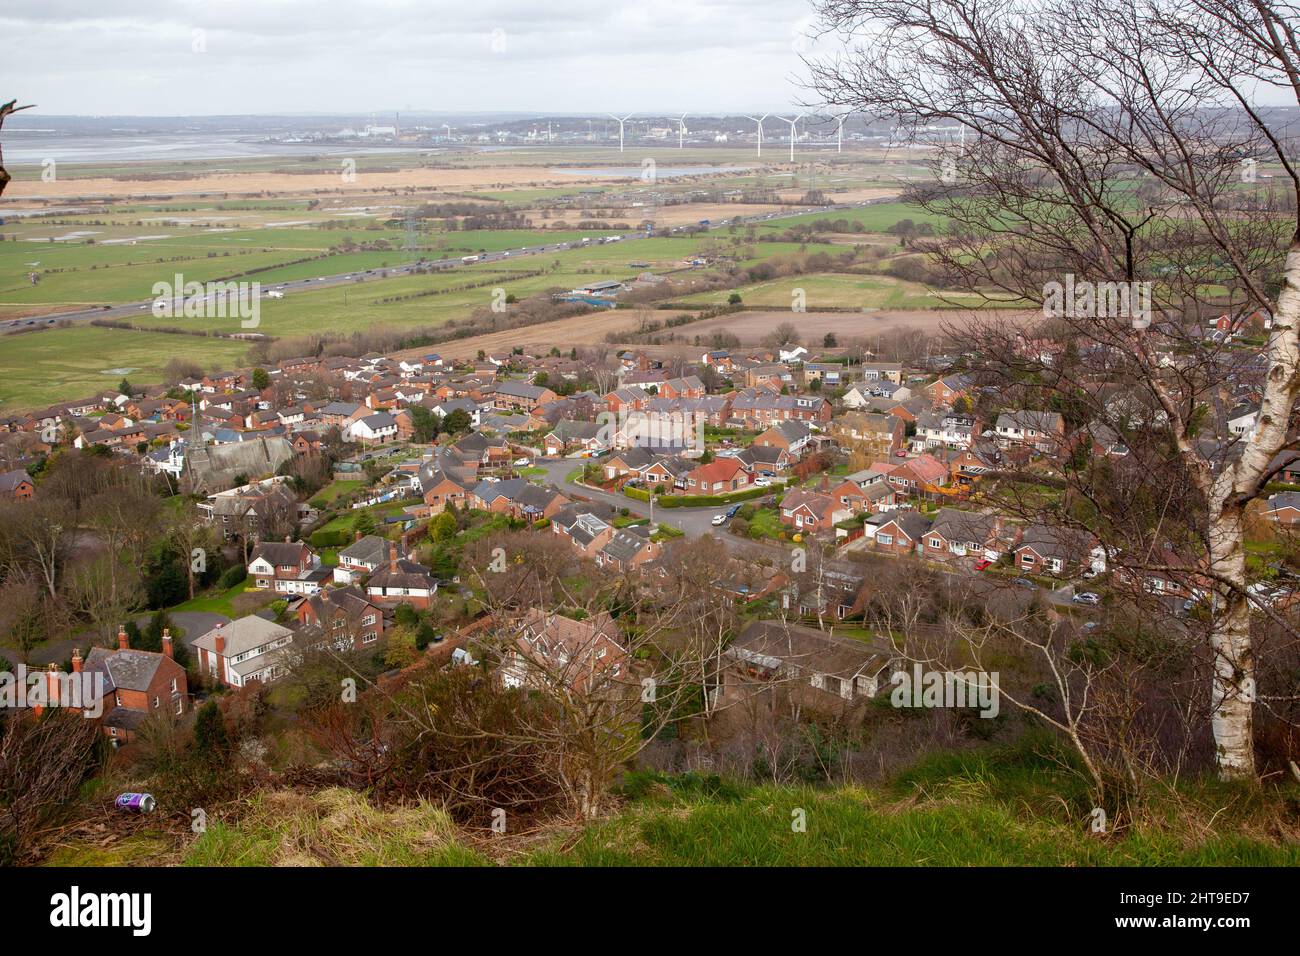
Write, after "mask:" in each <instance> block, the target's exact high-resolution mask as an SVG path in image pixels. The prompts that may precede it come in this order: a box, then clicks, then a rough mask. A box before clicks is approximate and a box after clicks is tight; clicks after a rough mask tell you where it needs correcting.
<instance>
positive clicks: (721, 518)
mask: <svg viewBox="0 0 1300 956" xmlns="http://www.w3.org/2000/svg"><path fill="white" fill-rule="evenodd" d="M711 523H712V524H715V525H718V524H726V523H727V513H726V512H725V511H723V512H720V513H719V514H716V515H714V516H713V521H712V522H711Z"/></svg>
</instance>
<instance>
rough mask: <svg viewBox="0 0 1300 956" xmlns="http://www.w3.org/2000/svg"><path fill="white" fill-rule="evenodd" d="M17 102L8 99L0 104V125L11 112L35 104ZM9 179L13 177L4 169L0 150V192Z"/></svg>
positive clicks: (28, 107)
mask: <svg viewBox="0 0 1300 956" xmlns="http://www.w3.org/2000/svg"><path fill="white" fill-rule="evenodd" d="M17 102H18V101H17V100H10V101H9V102H8V103H4V104H0V126H4V124H5V120H6V119H7V118H8V117H9V116H10V115H11V114H13V113H17V112H18V111H19V110H29V109H31V108H32V107H33V106H35V105H36V104H35V103H28V104H27V105H26V106H17V105H16V104H17ZM11 179H13V177H12V176H10V175H9V171H8V170H7V169H5V158H4V152H3V151H0V194H3V193H4V191H5V187H6V186H8V185H9V182H10V180H11Z"/></svg>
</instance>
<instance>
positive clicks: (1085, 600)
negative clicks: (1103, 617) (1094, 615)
mask: <svg viewBox="0 0 1300 956" xmlns="http://www.w3.org/2000/svg"><path fill="white" fill-rule="evenodd" d="M1070 600H1072V601H1073V602H1074V603H1075V604H1086V605H1088V607H1096V606H1097V605H1098V604H1100V603H1101V595H1100V594H1097V593H1095V592H1093V591H1084V592H1083V593H1082V594H1076V595H1075V596H1074V597H1072V598H1071V599H1070Z"/></svg>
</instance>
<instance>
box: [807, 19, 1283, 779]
mask: <svg viewBox="0 0 1300 956" xmlns="http://www.w3.org/2000/svg"><path fill="white" fill-rule="evenodd" d="M818 9H819V11H820V13H821V15H822V18H823V21H824V24H825V25H826V27H827V28H828V29H830V30H834V31H839V32H842V33H846V34H849V35H850V36H851V37H852V38H853V39H854V41H855V42H856V43H857V45H856V46H855V47H853V48H852V49H851V51H850V52H849V53H847V54H845V55H843V56H840V57H837V58H835V59H832V60H828V61H821V62H811V63H810V67H811V70H812V76H813V80H812V86H813V89H814V90H815V91H816V93H817V94H818V96H819V98H821V99H822V100H824V101H825V102H827V103H829V104H832V105H835V106H839V107H845V108H852V109H855V110H861V111H863V112H866V113H869V114H872V115H875V116H881V117H892V118H894V119H895V120H896V121H898V122H900V123H901V124H903V125H904V126H905V127H907V128H909V129H912V130H914V131H919V130H920V129H921V128H922V127H925V126H927V125H931V124H953V125H954V126H955V127H960V128H962V129H963V130H964V132H963V133H962V135H961V137H960V139H958V137H956V136H954V137H953V141H951V142H949V143H947V144H946V145H945V144H940V146H939V148H938V149H937V150H936V152H935V155H934V167H935V172H936V173H937V174H938V175H937V176H936V180H935V182H933V183H927V184H922V185H917V186H915V187H914V188H911V189H909V190H908V196H907V198H908V199H910V200H912V201H914V202H917V203H919V204H920V205H922V206H923V207H924V208H926V209H927V210H929V211H932V212H936V213H940V214H942V215H944V216H947V217H948V221H949V222H950V224H951V225H950V226H949V228H948V229H947V230H946V231H945V232H944V234H943V235H942V236H941V238H940V240H939V241H938V242H937V243H936V244H935V246H934V251H933V255H934V258H935V259H936V260H937V261H938V263H939V264H940V265H941V266H942V268H943V270H944V272H945V275H946V276H947V277H948V278H950V279H951V284H952V285H954V286H956V287H960V288H965V289H968V290H975V291H979V292H983V293H985V294H987V295H988V296H989V297H990V298H992V299H998V300H1002V301H1006V300H1012V301H1017V302H1029V303H1035V304H1043V305H1045V306H1047V307H1048V308H1049V310H1050V311H1052V312H1054V313H1056V315H1055V318H1056V320H1057V321H1058V322H1060V323H1061V324H1062V325H1063V326H1064V327H1065V328H1066V329H1067V330H1068V335H1069V336H1070V337H1071V338H1073V339H1075V341H1076V343H1077V344H1078V345H1079V346H1080V347H1081V348H1086V349H1087V350H1088V354H1089V355H1090V356H1091V357H1092V359H1093V361H1094V362H1095V363H1100V364H1101V365H1102V366H1104V368H1103V369H1100V370H1097V371H1100V372H1101V373H1102V374H1104V375H1106V376H1107V377H1109V378H1110V380H1112V381H1119V382H1126V383H1129V384H1130V385H1131V386H1132V387H1133V388H1135V389H1136V390H1138V391H1140V392H1142V393H1143V394H1145V395H1146V396H1149V397H1150V399H1151V402H1152V405H1153V407H1154V408H1155V409H1157V410H1158V411H1159V415H1158V416H1152V417H1150V418H1149V419H1148V421H1147V422H1146V429H1147V432H1148V433H1149V435H1158V437H1159V438H1160V439H1162V444H1160V445H1159V447H1161V448H1163V449H1165V450H1166V451H1167V453H1168V455H1169V456H1170V460H1171V462H1172V463H1173V467H1175V468H1176V469H1177V470H1178V472H1179V477H1180V480H1179V481H1178V482H1177V483H1176V486H1177V487H1179V488H1180V489H1183V488H1185V489H1186V490H1187V491H1188V493H1189V494H1190V496H1191V498H1192V504H1191V506H1189V508H1187V509H1186V511H1187V512H1199V514H1196V515H1195V520H1193V521H1188V522H1187V524H1186V526H1187V527H1188V528H1189V530H1191V531H1194V532H1195V537H1196V540H1197V541H1198V542H1199V547H1200V548H1201V549H1202V551H1203V555H1202V556H1203V567H1202V568H1201V572H1202V573H1203V574H1204V575H1205V576H1206V577H1207V578H1208V579H1210V580H1211V581H1212V582H1213V587H1214V589H1215V591H1216V593H1217V595H1218V598H1219V599H1218V601H1217V603H1216V607H1215V610H1214V615H1213V621H1212V626H1211V627H1210V628H1209V630H1208V647H1209V650H1210V652H1211V654H1212V656H1213V677H1212V680H1211V693H1210V701H1211V724H1212V729H1213V734H1214V739H1215V744H1216V756H1217V762H1218V766H1219V769H1220V772H1221V774H1222V775H1224V776H1227V777H1253V776H1254V775H1255V758H1254V751H1253V734H1252V717H1253V703H1254V700H1255V680H1256V676H1255V674H1256V664H1255V651H1254V648H1253V646H1252V641H1251V634H1250V620H1251V603H1250V597H1249V594H1248V591H1247V585H1248V579H1247V574H1246V554H1245V548H1244V544H1245V534H1244V526H1243V522H1244V517H1245V511H1246V507H1247V505H1248V504H1249V503H1250V502H1251V501H1252V500H1254V499H1255V498H1256V497H1258V496H1259V495H1260V493H1261V492H1262V491H1263V489H1264V487H1265V485H1266V484H1267V482H1268V480H1269V479H1270V477H1271V474H1272V471H1273V465H1271V462H1272V461H1273V459H1274V456H1275V455H1276V454H1277V453H1278V452H1279V451H1280V450H1282V449H1284V448H1287V447H1292V442H1291V440H1290V437H1289V436H1290V435H1291V421H1292V414H1293V409H1294V407H1295V403H1296V398H1297V396H1298V395H1300V231H1298V230H1297V218H1296V216H1297V213H1296V210H1297V203H1296V196H1297V192H1298V191H1300V173H1298V172H1297V169H1296V166H1295V162H1294V159H1293V158H1292V157H1293V155H1294V151H1293V149H1291V147H1290V144H1289V140H1288V138H1287V132H1286V130H1285V129H1284V128H1283V127H1282V125H1281V120H1280V119H1279V118H1278V115H1277V114H1276V112H1275V111H1270V110H1268V109H1267V108H1264V107H1261V106H1260V105H1259V99H1258V94H1259V93H1260V92H1261V91H1266V92H1268V93H1270V94H1272V95H1274V96H1281V97H1282V98H1283V99H1285V100H1287V101H1290V102H1292V103H1293V105H1294V104H1297V103H1300V45H1298V43H1297V34H1296V30H1297V22H1300V21H1298V19H1297V8H1296V7H1295V6H1294V5H1292V4H1288V3H1281V2H1273V0H1156V2H1151V3H1137V2H1133V0H1083V2H1074V0H1071V2H1064V0H1046V2H1044V3H1041V4H1036V5H1035V6H1034V8H1033V10H1032V12H1030V11H1021V10H1020V8H1019V7H1017V6H1015V5H1013V4H1010V3H999V2H992V3H990V2H987V0H979V2H976V0H937V2H929V0H822V2H820V3H819V4H818ZM1243 161H1246V163H1247V165H1245V166H1243ZM1250 163H1256V164H1258V163H1269V164H1273V165H1274V166H1275V167H1276V168H1278V169H1280V171H1281V176H1280V177H1278V178H1277V179H1276V180H1275V182H1276V183H1277V185H1278V187H1279V188H1281V189H1283V190H1284V197H1279V195H1278V194H1277V192H1276V191H1274V192H1273V193H1271V194H1270V193H1269V192H1268V191H1266V190H1263V189H1261V188H1259V187H1258V186H1257V185H1252V183H1250V182H1249V181H1247V182H1243V179H1245V180H1250V179H1251V178H1253V177H1250V176H1243V169H1249V170H1253V169H1254V168H1255V167H1254V166H1252V165H1249V164H1250ZM972 253H973V254H972ZM1076 282H1077V283H1082V284H1083V285H1084V286H1086V287H1087V288H1088V289H1089V290H1090V291H1096V292H1101V293H1103V295H1104V296H1105V297H1106V299H1105V301H1106V302H1107V305H1108V306H1115V307H1113V308H1109V307H1099V306H1098V301H1099V300H1098V299H1096V298H1095V297H1094V299H1093V301H1092V304H1091V305H1088V303H1087V302H1086V301H1085V302H1083V303H1082V304H1083V305H1084V306H1086V307H1084V308H1076V305H1078V304H1079V303H1078V302H1077V301H1071V302H1070V303H1069V304H1068V305H1067V306H1065V307H1063V308H1055V306H1056V304H1058V302H1057V300H1056V299H1055V298H1054V297H1055V296H1056V293H1057V292H1058V291H1059V289H1060V287H1061V286H1062V285H1065V284H1071V283H1076ZM1053 283H1057V284H1058V285H1055V286H1054V285H1053ZM1222 289H1227V290H1228V291H1227V294H1226V295H1224V294H1223V293H1222V292H1221V291H1218V292H1214V293H1213V294H1212V293H1211V291H1209V290H1222ZM1119 291H1122V292H1125V293H1127V292H1129V291H1132V292H1133V293H1135V294H1138V295H1143V294H1145V295H1148V296H1150V299H1151V301H1150V306H1149V308H1148V309H1147V310H1143V309H1141V308H1135V307H1133V305H1132V303H1131V302H1127V301H1126V302H1119V303H1117V302H1116V301H1115V298H1114V293H1116V292H1119ZM1255 310H1260V311H1261V312H1264V313H1266V314H1267V315H1268V316H1269V318H1270V319H1271V329H1270V330H1269V332H1268V340H1267V344H1266V346H1265V348H1264V353H1263V357H1264V372H1263V374H1261V375H1260V376H1259V378H1258V381H1257V386H1258V390H1259V415H1258V423H1257V426H1256V427H1255V429H1254V431H1253V434H1251V435H1250V437H1249V438H1247V439H1245V440H1238V441H1235V442H1231V441H1227V442H1218V443H1213V446H1212V447H1207V443H1206V442H1205V441H1204V439H1205V438H1206V433H1207V431H1209V430H1210V429H1207V427H1206V426H1207V417H1208V419H1209V421H1210V422H1211V423H1212V422H1213V409H1214V405H1215V402H1214V395H1215V394H1216V392H1217V390H1218V388H1219V387H1220V386H1221V385H1222V384H1223V373H1222V367H1221V366H1220V365H1219V363H1218V362H1217V361H1215V359H1216V355H1215V354H1214V350H1213V349H1207V347H1206V345H1205V343H1204V341H1203V336H1202V335H1201V334H1200V333H1199V331H1196V330H1195V329H1194V327H1195V326H1196V324H1197V323H1198V322H1199V321H1200V320H1201V319H1202V318H1204V317H1206V316H1212V315H1218V314H1220V313H1225V314H1227V315H1229V316H1230V317H1232V318H1233V320H1234V321H1242V320H1244V317H1245V316H1247V315H1248V314H1250V313H1251V312H1253V311H1255ZM975 325H976V328H975V329H974V330H972V329H969V328H967V329H961V330H955V331H957V332H958V335H959V337H966V338H969V337H970V336H971V335H978V334H979V331H980V330H983V331H985V332H991V331H992V327H993V326H994V325H995V323H992V322H988V321H984V322H982V323H975ZM997 331H998V332H999V333H1000V336H1001V341H1002V342H1003V343H1004V344H1005V343H1009V342H1011V341H1012V340H1013V339H1014V338H1015V334H1016V333H1017V332H1019V331H1020V330H1013V329H1010V328H1007V327H1006V325H1005V324H1004V325H1003V327H1002V328H1001V329H999V330H997ZM992 341H993V336H992V335H989V336H988V337H987V338H986V343H988V344H991V343H992ZM1022 344H1023V340H1022ZM1179 350H1187V351H1188V352H1190V355H1191V358H1190V360H1188V361H1176V362H1173V363H1172V365H1171V363H1170V361H1169V354H1170V352H1171V351H1174V352H1177V351H1179ZM985 355H987V351H986V352H985ZM1001 357H1002V358H1003V359H1004V365H1005V364H1006V362H1005V360H1008V359H1011V358H1015V359H1017V360H1018V363H1019V365H1020V367H1021V371H1022V373H1023V372H1024V370H1025V369H1028V370H1030V372H1031V373H1032V370H1034V369H1035V368H1037V369H1038V370H1040V371H1041V370H1044V367H1046V370H1047V372H1048V376H1049V380H1052V379H1054V373H1053V372H1052V371H1051V362H1050V361H1043V360H1042V357H1041V355H1037V354H1035V352H1034V350H1032V349H1030V350H1025V349H1023V348H1020V349H1018V350H1014V351H1012V352H1003V353H1001ZM1096 380H1097V379H1096V377H1095V376H1094V378H1093V381H1094V382H1095V381H1096ZM1220 437H1225V438H1226V437H1227V436H1220ZM1151 440H1153V438H1151V437H1149V438H1148V441H1151ZM1228 445H1230V446H1232V447H1231V448H1230V449H1229V448H1227V447H1225V446H1228ZM1162 490H1163V489H1162ZM1144 530H1145V532H1146V534H1147V536H1148V550H1149V551H1150V552H1152V553H1154V552H1157V551H1159V550H1160V549H1159V543H1160V541H1161V540H1162V536H1163V534H1164V532H1165V529H1164V527H1163V526H1162V525H1161V523H1160V522H1159V521H1155V522H1146V523H1145V525H1144Z"/></svg>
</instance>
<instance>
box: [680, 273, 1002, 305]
mask: <svg viewBox="0 0 1300 956" xmlns="http://www.w3.org/2000/svg"><path fill="white" fill-rule="evenodd" d="M796 289H802V290H803V292H804V296H805V299H806V304H807V308H808V311H810V312H815V311H817V310H818V309H858V308H861V309H936V308H941V307H943V306H944V305H945V301H944V300H945V299H948V300H952V301H955V302H959V303H961V304H966V305H972V306H978V305H982V304H984V302H983V300H982V299H981V298H980V297H978V296H967V295H961V294H958V293H943V294H942V297H940V294H939V293H935V292H932V291H930V290H929V289H927V288H926V287H925V286H923V285H921V284H920V283H917V282H906V281H904V280H902V279H895V278H893V277H891V276H874V275H854V274H844V273H822V274H817V275H803V276H789V277H787V278H783V279H773V280H771V281H768V282H754V283H751V284H749V285H738V286H736V288H735V289H734V290H721V291H718V292H705V293H701V294H699V295H693V296H687V297H685V298H683V299H681V300H680V301H681V302H682V303H683V304H687V305H722V304H724V303H725V302H726V301H727V299H728V297H729V296H730V295H731V294H732V292H733V291H734V292H738V293H740V296H741V298H742V299H743V301H744V304H745V305H751V306H771V307H772V308H782V309H788V308H789V307H790V303H791V301H792V299H793V296H794V291H795V290H796Z"/></svg>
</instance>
